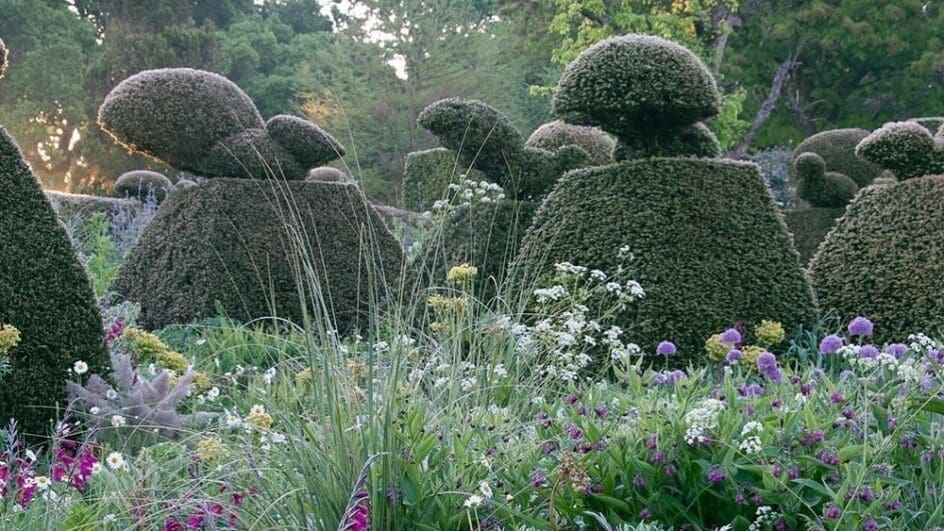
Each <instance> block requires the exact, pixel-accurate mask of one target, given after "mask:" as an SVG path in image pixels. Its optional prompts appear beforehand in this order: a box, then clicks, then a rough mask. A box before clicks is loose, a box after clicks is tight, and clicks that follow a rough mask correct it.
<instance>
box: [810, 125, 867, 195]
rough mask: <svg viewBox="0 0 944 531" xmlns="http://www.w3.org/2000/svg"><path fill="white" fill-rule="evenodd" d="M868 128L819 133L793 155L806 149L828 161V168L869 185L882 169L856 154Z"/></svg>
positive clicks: (860, 183)
mask: <svg viewBox="0 0 944 531" xmlns="http://www.w3.org/2000/svg"><path fill="white" fill-rule="evenodd" d="M867 136H869V132H868V131H866V130H865V129H833V130H830V131H823V132H822V133H817V134H815V135H813V136H811V137H809V138H807V139H806V140H804V141H803V142H801V143H800V145H798V146H797V147H796V149H794V150H793V156H794V158H798V157H799V156H800V155H801V154H803V153H816V154H817V155H819V156H820V157H821V158H822V159H823V162H825V163H826V171H828V172H835V173H841V174H843V175H845V176H847V177H849V178H850V179H852V180H853V181H855V183H856V184H857V185H858V186H859V187H862V186H866V185H867V184H869V183H870V182H872V180H873V179H875V178H876V177H878V174H879V173H881V171H882V169H881V168H880V167H879V166H876V165H875V164H872V163H870V162H868V161H866V160H863V159H861V158H859V157H858V156H856V146H857V145H858V144H859V142H861V141H862V139H864V138H865V137H867Z"/></svg>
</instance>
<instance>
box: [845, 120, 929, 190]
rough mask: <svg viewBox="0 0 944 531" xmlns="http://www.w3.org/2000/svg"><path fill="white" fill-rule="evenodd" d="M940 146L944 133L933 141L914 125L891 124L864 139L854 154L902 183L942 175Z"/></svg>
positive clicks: (920, 128)
mask: <svg viewBox="0 0 944 531" xmlns="http://www.w3.org/2000/svg"><path fill="white" fill-rule="evenodd" d="M942 133H944V131H942ZM941 144H944V134H941V135H940V136H939V137H938V138H937V139H935V137H934V136H933V135H932V134H931V132H930V131H928V130H927V129H925V128H924V127H923V126H921V125H919V124H918V123H916V122H892V123H887V124H885V125H883V126H882V127H881V128H879V129H876V130H875V131H873V132H872V134H870V135H869V136H868V137H866V138H864V139H863V140H862V141H861V142H860V143H859V145H858V147H856V154H857V155H858V156H859V157H860V158H862V159H864V160H868V161H871V162H873V163H875V164H876V165H878V166H880V167H882V168H885V169H888V170H890V171H891V172H892V173H894V174H895V176H896V177H898V178H899V179H902V180H904V179H911V178H914V177H921V176H922V175H932V174H940V173H944V146H941Z"/></svg>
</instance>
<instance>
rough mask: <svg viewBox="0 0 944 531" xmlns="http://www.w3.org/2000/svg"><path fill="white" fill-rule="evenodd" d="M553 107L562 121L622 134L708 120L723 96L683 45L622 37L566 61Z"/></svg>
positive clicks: (710, 76) (716, 111)
mask: <svg viewBox="0 0 944 531" xmlns="http://www.w3.org/2000/svg"><path fill="white" fill-rule="evenodd" d="M553 106H554V114H555V115H557V116H558V117H560V118H561V119H563V120H564V121H566V122H569V123H573V124H578V125H591V126H599V127H601V128H602V129H603V130H605V131H608V132H610V133H613V134H615V135H617V136H620V137H625V136H633V135H637V134H643V133H645V132H648V131H655V130H661V129H676V128H685V127H688V126H690V125H691V124H693V123H695V122H699V121H702V120H705V119H707V118H711V117H712V116H714V115H716V114H718V112H719V110H720V108H721V96H720V94H719V93H718V88H717V86H716V85H715V80H714V78H713V77H712V75H711V72H710V71H709V70H708V68H707V67H705V65H704V63H702V62H701V60H700V59H698V57H697V56H695V54H693V53H692V52H690V51H689V50H687V49H686V48H684V47H682V46H679V45H678V44H675V43H673V42H670V41H667V40H665V39H661V38H659V37H653V36H649V35H626V36H622V37H614V38H610V39H607V40H605V41H602V42H599V43H597V44H595V45H593V46H591V47H590V48H588V49H587V50H586V51H584V52H583V53H582V54H580V56H579V57H578V58H577V59H576V60H574V61H573V62H572V63H570V64H569V65H567V68H566V69H565V70H564V73H563V75H561V79H560V82H559V83H558V87H557V92H556V93H555V95H554V102H553Z"/></svg>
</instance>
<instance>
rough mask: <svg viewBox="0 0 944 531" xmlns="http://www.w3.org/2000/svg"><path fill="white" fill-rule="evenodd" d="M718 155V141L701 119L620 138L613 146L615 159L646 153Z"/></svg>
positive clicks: (618, 160)
mask: <svg viewBox="0 0 944 531" xmlns="http://www.w3.org/2000/svg"><path fill="white" fill-rule="evenodd" d="M720 156H721V144H720V143H719V142H718V139H717V138H716V137H715V135H714V133H712V132H711V131H710V130H709V129H708V128H707V127H705V125H704V124H702V123H701V122H699V123H696V124H695V125H693V126H691V127H686V128H684V129H668V130H664V131H653V132H649V133H646V134H644V135H634V136H628V137H624V138H620V139H619V141H618V142H617V143H616V147H615V148H614V149H613V160H615V161H617V162H620V161H625V160H636V159H645V158H649V157H704V158H718V157H720Z"/></svg>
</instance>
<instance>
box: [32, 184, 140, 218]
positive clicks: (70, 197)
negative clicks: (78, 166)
mask: <svg viewBox="0 0 944 531" xmlns="http://www.w3.org/2000/svg"><path fill="white" fill-rule="evenodd" d="M44 193H45V194H46V198H47V199H49V204H50V205H52V209H53V210H54V211H55V212H56V214H58V215H59V217H60V218H62V219H65V218H67V217H69V216H81V217H83V218H85V217H88V216H90V215H92V214H95V213H96V212H101V213H103V214H105V215H107V216H108V217H112V216H114V215H116V214H118V213H119V212H126V213H136V212H138V211H139V210H141V203H140V202H139V201H138V200H136V199H118V198H114V197H100V196H97V195H82V194H67V193H65V192H55V191H53V190H46V191H45V192H44Z"/></svg>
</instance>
